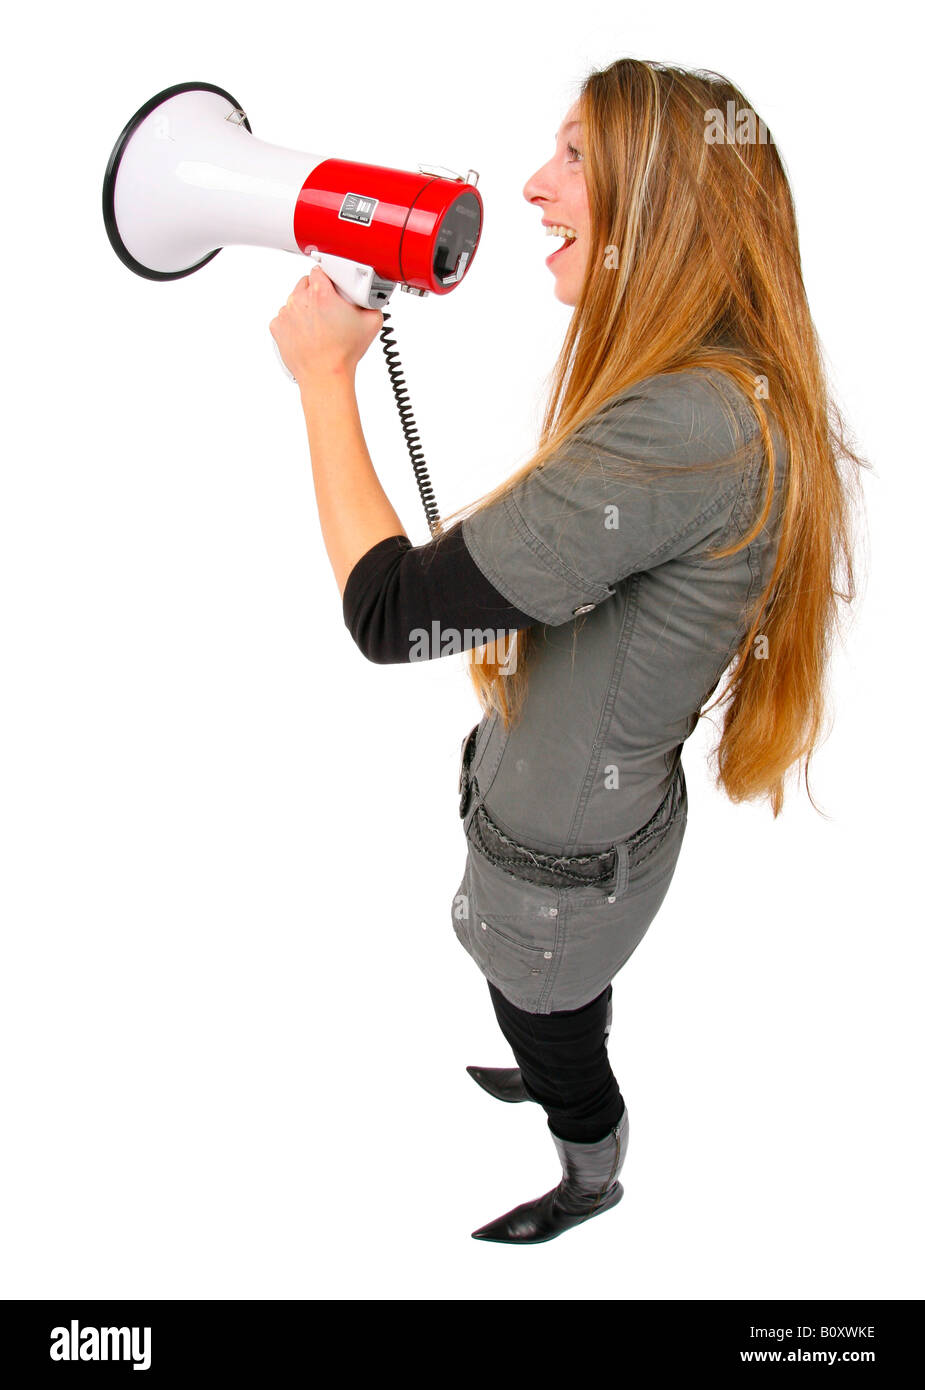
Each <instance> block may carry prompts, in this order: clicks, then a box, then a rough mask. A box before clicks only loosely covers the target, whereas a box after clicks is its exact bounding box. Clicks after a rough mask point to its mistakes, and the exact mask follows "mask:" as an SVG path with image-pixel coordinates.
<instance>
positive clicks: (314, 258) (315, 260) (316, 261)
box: [271, 252, 362, 384]
mask: <svg viewBox="0 0 925 1390" xmlns="http://www.w3.org/2000/svg"><path fill="white" fill-rule="evenodd" d="M308 260H309V261H311V266H309V271H308V273H309V275H311V273H312V267H313V266H316V265H321V260H320V258H319V257H317V256H315V255H314V254H313V253H312V252H309V254H308ZM329 278H330V277H329ZM331 284H332V285H333V286H334V288H335V289H336V290H337V293H338V294H339V295H340V297H341V299H344V300H346V302H347V303H348V304H355V303H356V300H354V299H351V297H350V295H348V294H345V293H344V291H343V290H342V289H341V287H340V286H339V285H338V284H337V283H336V281H334V280H331ZM360 307H362V306H360ZM271 342H272V343H273V351H274V352H275V353H276V360H277V362H278V363H279V365H280V366H281V367H282V369H283V371H284V373H285V374H286V376H287V377H288V378H289V380H290V381H295V377H294V376H293V375H292V372H291V371H290V370H289V368H288V367H287V366H286V364H285V362H284V361H283V357H282V353H281V352H280V350H279V344H278V343H277V341H276V339H275V338H272V339H271ZM296 384H298V383H296Z"/></svg>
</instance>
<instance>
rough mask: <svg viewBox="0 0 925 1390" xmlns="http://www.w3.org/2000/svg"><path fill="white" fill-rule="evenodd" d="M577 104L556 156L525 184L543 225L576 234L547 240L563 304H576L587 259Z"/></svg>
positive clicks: (565, 124)
mask: <svg viewBox="0 0 925 1390" xmlns="http://www.w3.org/2000/svg"><path fill="white" fill-rule="evenodd" d="M579 116H580V112H579V103H578V102H577V101H576V102H575V103H574V105H573V106H572V107H570V109H569V110H568V111H567V112H566V114H565V119H564V121H563V122H562V126H561V129H560V130H559V132H558V134H557V136H556V152H555V154H554V155H553V157H552V159H550V161H549V163H548V164H544V165H543V167H542V169H537V171H536V173H535V174H533V175H532V177H531V178H529V179H528V180H527V182H526V183H525V184H524V197H525V198H526V200H527V202H528V203H535V204H536V206H537V207H538V208H540V209H541V211H542V214H543V221H544V222H546V223H551V224H552V225H553V226H557V227H568V228H570V230H571V231H573V232H576V233H577V237H576V239H575V240H574V241H570V242H563V241H561V240H560V239H558V238H556V237H552V236H550V237H549V238H548V239H549V241H550V243H551V244H552V245H554V246H556V247H557V248H558V247H562V248H563V249H562V250H558V249H557V250H555V251H554V252H553V253H552V255H551V256H550V257H548V258H547V261H546V264H547V265H548V266H549V269H550V270H551V271H552V273H553V275H554V276H555V280H556V285H555V295H556V298H557V299H558V300H559V301H560V302H561V303H562V304H577V303H578V294H579V291H580V289H581V285H582V281H583V280H584V274H585V264H586V262H587V257H588V242H589V236H590V227H591V218H590V213H589V210H588V190H587V188H586V186H585V175H584V166H583V159H582V156H583V155H584V140H583V138H582V137H583V134H584V132H583V129H582V127H581V124H580V120H579Z"/></svg>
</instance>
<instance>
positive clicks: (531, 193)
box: [523, 160, 553, 203]
mask: <svg viewBox="0 0 925 1390" xmlns="http://www.w3.org/2000/svg"><path fill="white" fill-rule="evenodd" d="M551 163H552V160H550V161H549V163H548V164H544V165H543V166H542V168H541V169H537V171H536V173H535V174H531V175H530V177H529V178H528V179H527V182H526V183H525V184H524V186H523V196H524V197H525V198H526V200H527V202H528V203H535V202H536V200H537V199H538V198H545V199H547V200H549V199H551V198H552V196H553V188H552V177H551V170H550V164H551Z"/></svg>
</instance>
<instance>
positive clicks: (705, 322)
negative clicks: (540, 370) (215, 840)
mask: <svg viewBox="0 0 925 1390" xmlns="http://www.w3.org/2000/svg"><path fill="white" fill-rule="evenodd" d="M524 196H525V198H526V199H527V200H528V202H530V203H531V204H532V205H533V206H535V207H536V209H537V211H538V212H539V214H540V215H541V218H542V222H543V224H544V226H546V228H547V230H550V229H551V230H552V232H553V234H554V235H556V236H560V235H562V236H564V237H565V244H564V245H563V246H562V247H561V248H560V249H558V250H557V251H556V252H555V253H554V254H553V255H552V256H551V257H550V258H549V260H548V262H547V264H548V265H549V267H550V270H551V272H552V275H553V277H554V282H555V294H556V297H557V298H558V299H559V300H560V301H561V302H562V303H564V304H569V305H573V306H574V310H575V312H574V313H573V315H572V316H571V319H570V323H569V328H568V332H567V334H566V336H565V341H564V343H563V346H562V350H561V352H560V355H559V359H558V362H557V365H556V371H555V375H554V379H553V387H552V391H551V395H550V400H549V403H548V407H547V411H546V417H545V420H544V424H543V430H542V437H541V443H540V447H539V448H538V450H537V452H536V453H535V454H534V456H533V457H532V458H531V459H530V460H529V462H528V463H526V464H525V465H524V466H523V467H522V468H520V469H519V470H518V471H517V472H516V473H514V474H513V475H512V476H511V477H510V478H508V479H507V480H506V481H505V482H504V483H502V484H501V485H499V487H497V488H496V489H495V490H494V491H492V492H490V493H488V494H487V495H486V496H485V497H483V498H481V499H479V501H478V503H477V504H475V506H474V509H473V510H470V511H469V512H468V513H467V515H466V516H465V517H464V518H463V520H462V521H461V522H457V523H456V524H454V525H450V524H449V521H448V520H447V519H444V520H443V522H442V523H441V526H440V529H439V531H438V533H437V535H436V537H435V538H434V539H433V540H432V541H431V542H430V543H429V544H427V545H422V546H417V547H413V546H412V545H411V542H410V540H409V539H408V537H407V535H406V533H405V532H404V529H403V527H402V525H401V522H400V520H399V518H398V516H397V515H396V513H395V511H394V510H393V509H392V506H391V504H390V503H389V500H388V498H387V497H386V495H385V493H384V491H383V490H382V487H381V486H380V484H379V481H378V479H377V477H376V473H375V471H374V469H373V465H372V462H371V460H370V457H369V454H368V452H367V449H366V445H365V441H364V437H363V432H362V428H361V424H360V419H359V415H358V411H357V403H356V397H355V393H354V375H355V369H356V365H357V363H358V361H359V360H360V358H361V357H362V356H363V354H364V353H365V351H366V349H367V348H368V347H369V345H370V344H371V342H372V340H373V338H374V337H375V336H376V334H377V333H378V331H379V329H380V327H381V324H382V315H381V314H380V313H379V312H378V311H374V310H359V309H356V308H353V307H352V306H350V305H349V304H346V303H345V302H344V301H343V300H342V299H340V297H339V296H338V295H337V293H336V291H335V290H334V288H333V286H332V285H331V282H330V281H329V280H328V279H327V278H326V277H325V276H324V274H323V273H322V272H320V271H319V270H316V271H314V272H313V274H312V276H311V278H310V279H309V278H308V277H306V278H304V279H303V280H301V281H300V282H299V284H298V285H297V286H296V289H295V291H294V292H293V294H292V295H291V296H290V298H289V301H288V303H287V305H286V307H285V308H283V309H281V310H280V313H279V316H278V318H276V319H274V320H273V322H272V323H271V325H270V330H271V333H272V334H273V337H274V339H275V340H276V342H277V344H278V346H279V348H280V353H281V355H282V357H283V359H284V361H285V362H286V364H287V366H288V367H289V368H290V370H291V371H292V373H293V375H294V376H295V377H296V379H297V381H298V382H299V385H300V388H301V397H302V406H303V409H304V412H305V419H306V425H307V430H308V440H309V446H310V451H311V459H312V468H313V474H314V481H315V490H316V496H317V501H318V508H319V513H320V519H321V526H322V531H323V535H324V541H325V546H326V548H327V552H328V556H329V558H330V561H331V564H332V566H333V569H334V574H335V578H336V580H337V584H338V588H339V590H340V593H341V595H342V601H343V611H344V619H345V622H346V624H347V626H348V628H349V630H350V632H351V634H352V635H353V637H354V639H355V641H356V642H357V643H358V645H359V646H360V649H361V650H362V651H363V653H364V654H365V655H366V656H367V657H368V658H369V659H370V660H371V661H375V662H399V661H410V660H415V659H420V658H421V656H422V655H425V656H426V655H429V656H440V655H442V654H444V653H446V652H447V651H457V652H458V651H462V650H465V651H467V652H468V657H467V660H468V661H469V663H470V671H471V676H472V680H473V683H474V687H475V690H476V693H477V695H478V697H479V701H480V706H481V708H482V711H483V717H482V718H481V720H480V721H479V723H478V724H477V725H476V726H475V728H473V729H472V730H471V732H470V734H469V735H468V736H467V738H466V739H465V740H464V741H463V750H462V761H461V769H460V792H461V802H460V815H461V817H462V818H463V825H464V831H465V835H466V840H467V860H466V870H465V874H464V877H463V881H462V883H461V884H460V885H459V892H458V893H457V894H456V896H455V897H454V900H453V908H452V921H453V927H454V930H455V931H456V934H457V936H458V938H459V940H460V942H461V944H462V945H463V947H464V948H465V949H466V950H467V951H468V952H469V954H470V955H471V956H472V957H473V959H474V960H475V962H476V964H477V965H478V966H479V968H480V969H481V971H482V972H483V974H484V975H485V976H486V979H487V981H488V988H489V990H490V992H491V1000H492V1004H493V1006H494V1009H495V1013H496V1016H497V1019H498V1023H499V1025H500V1028H501V1031H502V1032H503V1034H504V1036H505V1038H506V1039H507V1040H508V1042H509V1044H510V1047H511V1050H512V1052H513V1054H514V1057H515V1060H516V1061H517V1063H518V1066H517V1068H516V1069H509V1068H500V1069H499V1068H476V1067H470V1068H469V1071H470V1072H471V1074H472V1076H473V1077H474V1079H475V1080H476V1081H477V1082H478V1083H479V1085H481V1086H482V1087H484V1089H485V1090H486V1091H488V1092H489V1093H490V1094H492V1095H493V1096H497V1097H498V1098H499V1099H501V1100H505V1101H525V1100H530V1101H535V1102H537V1103H538V1104H539V1105H541V1106H542V1108H543V1109H544V1110H545V1112H546V1115H547V1125H548V1128H549V1130H550V1132H551V1135H552V1139H553V1141H554V1144H555V1147H556V1149H557V1151H558V1156H559V1159H560V1162H561V1167H562V1178H561V1181H560V1182H559V1183H558V1185H557V1186H556V1187H555V1188H553V1189H551V1190H550V1191H549V1192H547V1193H545V1194H544V1195H543V1196H541V1197H539V1198H536V1199H535V1200H531V1201H528V1202H525V1203H524V1204H523V1205H521V1206H519V1207H517V1208H515V1209H514V1210H513V1211H510V1212H507V1213H506V1214H505V1215H503V1216H501V1217H499V1218H498V1219H497V1220H495V1221H492V1222H490V1223H489V1224H488V1225H486V1226H483V1227H481V1228H480V1229H479V1230H477V1231H474V1232H473V1233H472V1234H473V1235H474V1236H475V1237H476V1238H478V1239H483V1240H493V1241H504V1242H517V1243H533V1242H537V1241H544V1240H550V1239H552V1238H553V1237H554V1236H557V1235H559V1234H560V1233H561V1232H562V1231H564V1230H567V1229H568V1228H569V1227H571V1226H574V1225H577V1224H578V1223H579V1222H582V1221H586V1220H587V1219H588V1218H589V1217H591V1216H594V1215H597V1214H598V1213H600V1212H603V1211H605V1210H607V1209H608V1208H610V1207H612V1206H614V1205H616V1203H617V1202H618V1201H619V1199H620V1197H621V1196H622V1193H623V1188H622V1185H621V1183H620V1181H619V1174H620V1170H621V1168H622V1165H623V1161H624V1158H625V1155H626V1147H627V1139H628V1135H629V1120H628V1115H627V1110H626V1105H625V1103H624V1100H623V1097H622V1095H621V1093H620V1090H619V1087H618V1085H617V1081H616V1079H615V1077H614V1074H613V1072H612V1070H611V1067H610V1063H609V1060H608V1055H607V1034H608V1031H609V1028H610V1020H611V996H612V986H611V981H612V979H613V976H614V975H615V974H616V972H617V971H618V970H619V969H620V968H621V966H622V965H623V964H624V963H625V962H626V960H627V959H628V958H629V956H630V955H631V954H632V952H633V951H634V950H635V948H636V946H637V945H638V944H639V942H640V940H641V939H642V937H643V935H644V933H645V932H646V930H647V928H648V926H649V924H650V922H651V921H652V919H653V917H654V916H655V914H656V912H657V911H658V909H659V907H660V905H661V903H662V901H663V900H664V897H665V894H666V893H667V890H668V886H669V883H670V881H671V878H672V875H673V873H674V869H675V865H676V863H677V859H678V854H679V851H680V848H681V843H682V840H683V837H684V831H685V824H686V819H687V794H686V789H685V782H684V772H683V768H682V766H681V748H682V745H683V743H684V741H685V739H686V738H687V737H688V736H689V734H690V733H691V732H692V730H693V728H694V726H695V724H696V723H697V719H698V717H699V714H700V712H701V711H702V709H703V707H704V704H705V702H706V701H707V700H708V699H709V697H710V696H711V695H712V694H713V692H714V690H715V689H716V687H717V686H718V684H719V682H720V679H721V677H722V676H723V674H724V673H726V674H727V677H728V678H727V681H726V683H725V686H724V688H723V690H722V691H721V693H720V695H719V696H718V698H717V701H716V702H715V703H718V704H720V705H721V706H722V707H723V708H724V718H723V728H722V737H721V740H720V742H719V745H718V748H717V750H716V759H717V768H718V782H719V784H720V785H721V787H722V788H723V789H724V790H725V792H726V793H727V794H728V795H729V796H730V797H731V798H732V800H733V801H741V800H744V799H747V798H767V800H768V801H769V803H770V807H771V809H772V811H773V814H774V815H775V816H777V815H778V813H779V812H780V810H781V807H782V804H783V792H784V779H785V775H786V773H787V771H788V769H790V768H791V767H793V766H794V765H795V764H799V763H801V762H803V763H804V776H806V775H807V774H808V763H809V758H810V755H811V753H812V751H813V748H814V745H815V744H816V742H817V740H818V737H819V733H820V730H821V727H822V722H823V713H824V710H823V703H824V702H823V691H824V676H825V670H826V666H827V660H828V654H829V649H830V642H831V637H832V635H833V632H834V628H835V623H836V619H837V616H838V613H837V602H836V601H837V600H838V599H845V600H849V601H850V599H851V598H852V597H853V595H854V586H853V572H852V541H851V528H850V524H849V523H850V500H851V498H850V484H851V483H852V482H853V481H855V480H856V471H855V472H854V473H852V474H851V476H850V477H849V476H847V475H843V471H842V470H841V469H840V467H839V464H840V462H841V461H842V460H845V461H847V462H848V463H849V464H851V465H853V467H854V469H855V470H856V469H857V466H858V465H859V464H861V463H862V462H863V461H862V460H860V459H859V458H858V457H857V456H856V455H855V454H854V453H853V452H852V451H851V450H850V448H849V447H848V445H847V444H846V442H845V438H844V433H843V429H842V426H841V421H840V418H839V415H838V412H837V410H836V409H835V407H834V405H833V404H832V402H831V401H830V398H829V392H828V389H827V385H826V380H825V375H824V371H823V366H822V363H821V355H820V350H819V347H818V344H817V339H816V334H815V330H814V327H813V323H812V319H811V317H810V313H809V309H808V306H807V302H806V294H805V291H804V287H803V282H802V277H801V270H800V256H799V249H798V240H797V228H796V222H795V217H794V210H793V205H792V201H791V195H790V190H789V187H788V183H787V179H786V176H785V173H784V169H783V166H782V163H781V160H780V157H779V155H778V153H777V149H776V147H775V145H774V144H773V142H772V141H771V139H770V137H769V135H768V132H767V129H766V127H764V125H763V123H762V122H761V121H760V120H759V119H758V118H757V117H756V115H755V113H754V111H753V110H752V108H751V107H749V105H748V103H747V102H746V101H745V98H744V97H743V95H742V93H741V92H740V91H738V89H737V88H735V87H734V86H733V85H732V84H731V83H730V82H728V81H726V80H725V79H724V78H722V77H719V76H717V75H716V74H711V73H698V72H689V71H686V70H683V69H680V68H676V67H668V66H665V65H662V64H657V63H647V62H642V61H637V60H632V59H623V60H620V61H618V62H615V63H613V64H612V65H611V66H610V67H608V68H606V69H604V70H597V71H593V72H592V73H591V74H590V75H589V77H588V78H587V80H586V81H585V82H584V84H583V86H582V88H581V92H580V95H579V97H578V99H577V100H576V102H575V103H574V105H573V106H572V108H571V110H570V111H569V112H568V113H567V114H566V117H565V120H564V122H563V125H562V128H561V129H560V130H559V132H558V135H557V138H556V148H555V153H554V154H553V156H552V158H551V159H550V160H549V162H548V163H547V164H546V165H544V166H543V168H541V169H539V170H538V171H537V172H536V173H535V174H534V175H533V176H532V177H531V178H530V179H529V181H528V182H527V184H526V186H525V188H524ZM458 515H459V514H458V513H457V516H458ZM840 578H841V579H842V580H843V582H844V587H843V589H840V588H839V587H838V584H839V579H840ZM434 624H438V627H437V628H435V627H434ZM422 629H423V630H424V631H425V632H426V633H428V634H431V633H433V632H435V631H436V632H439V633H440V634H441V635H446V636H449V638H450V641H449V644H446V643H445V642H442V641H441V642H440V643H437V644H435V645H434V646H433V647H432V648H431V650H430V651H429V652H428V651H426V650H425V651H423V652H422V648H421V643H420V634H421V630H422ZM808 791H809V786H808V780H807V792H808ZM810 799H812V798H810Z"/></svg>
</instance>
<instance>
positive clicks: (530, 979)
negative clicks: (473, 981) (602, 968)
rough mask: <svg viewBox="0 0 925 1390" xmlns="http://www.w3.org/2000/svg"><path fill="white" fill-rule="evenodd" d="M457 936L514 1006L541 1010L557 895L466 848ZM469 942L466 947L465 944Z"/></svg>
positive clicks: (553, 956) (554, 955)
mask: <svg viewBox="0 0 925 1390" xmlns="http://www.w3.org/2000/svg"><path fill="white" fill-rule="evenodd" d="M462 889H463V893H464V895H465V907H466V910H467V917H466V918H465V919H464V920H461V921H458V922H454V926H455V927H456V928H457V936H459V938H460V940H461V941H462V942H463V945H465V946H466V949H467V950H468V951H469V954H470V955H471V956H472V958H473V960H474V961H475V963H476V964H477V965H478V967H479V969H480V970H481V971H482V974H483V975H485V976H486V978H487V979H489V980H491V982H492V984H494V985H496V986H497V987H498V988H499V989H500V990H501V992H502V993H503V994H505V995H506V996H507V997H508V998H509V999H510V1000H511V1002H512V1003H513V1004H515V1005H516V1006H517V1007H518V1008H522V1009H526V1010H527V1011H528V1012H539V1011H540V1009H541V1007H542V1003H543V1000H544V997H545V994H546V993H548V989H547V987H548V985H549V982H550V980H551V979H552V978H553V977H554V971H555V967H556V964H557V960H558V955H559V926H558V916H559V908H558V893H557V891H556V890H555V889H554V888H550V887H546V886H544V885H542V884H534V883H530V882H527V881H526V880H524V879H519V878H516V877H515V876H514V875H513V874H509V873H508V872H507V871H506V870H505V869H502V868H499V867H498V866H497V865H496V864H493V863H492V862H491V861H490V860H489V859H486V858H485V857H484V855H482V854H480V853H479V851H478V850H477V849H475V848H474V847H473V846H471V845H470V848H469V856H468V860H467V863H466V874H465V878H464V882H463V885H462ZM467 942H468V944H467Z"/></svg>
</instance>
